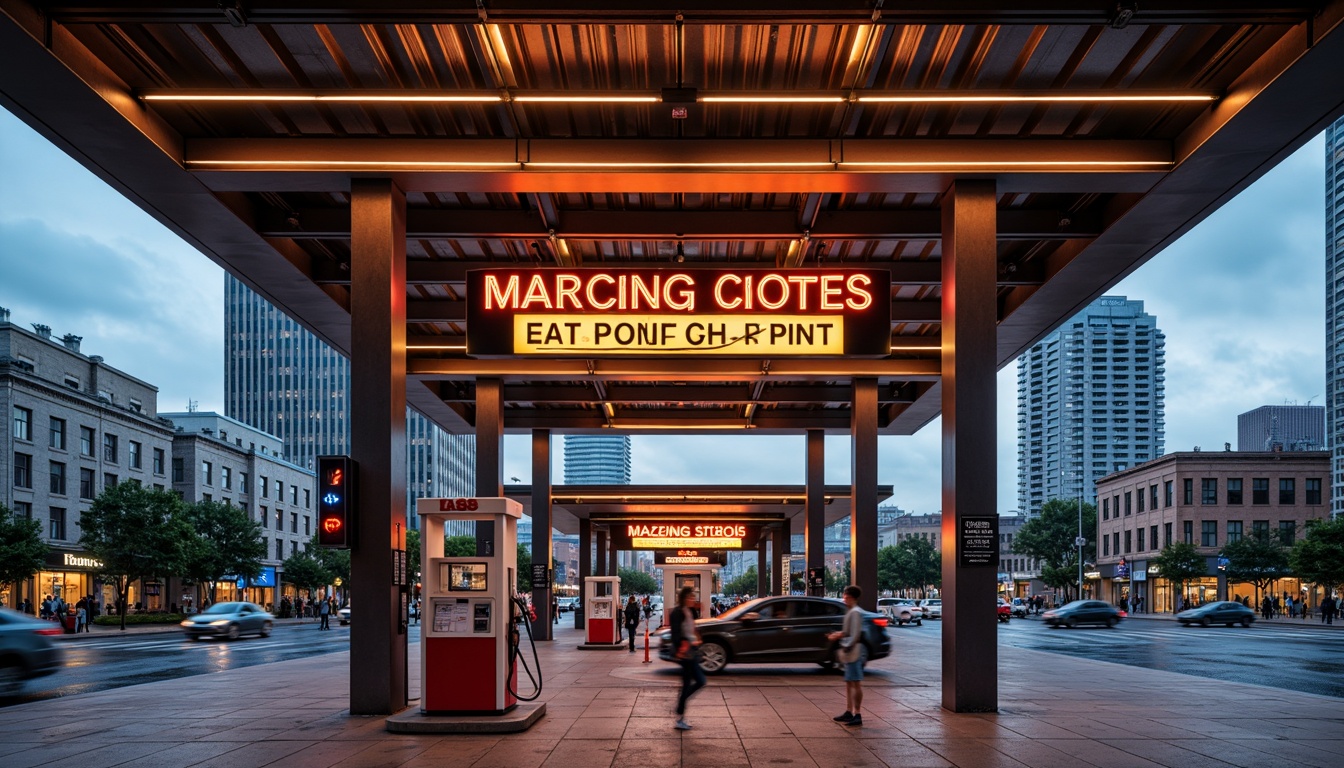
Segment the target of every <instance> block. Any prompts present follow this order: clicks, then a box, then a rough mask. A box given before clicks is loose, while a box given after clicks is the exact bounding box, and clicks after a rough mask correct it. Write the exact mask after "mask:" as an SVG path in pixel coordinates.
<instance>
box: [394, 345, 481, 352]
mask: <svg viewBox="0 0 1344 768" xmlns="http://www.w3.org/2000/svg"><path fill="white" fill-rule="evenodd" d="M406 348H407V349H451V350H458V351H461V350H465V349H466V348H467V345H466V344H407V345H406Z"/></svg>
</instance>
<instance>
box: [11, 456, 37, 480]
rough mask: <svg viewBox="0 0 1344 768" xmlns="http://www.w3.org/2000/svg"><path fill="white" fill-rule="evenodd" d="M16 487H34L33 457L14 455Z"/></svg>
mask: <svg viewBox="0 0 1344 768" xmlns="http://www.w3.org/2000/svg"><path fill="white" fill-rule="evenodd" d="M14 487H15V488H32V487H33V457H32V456H29V455H28V454H26V453H16V454H14Z"/></svg>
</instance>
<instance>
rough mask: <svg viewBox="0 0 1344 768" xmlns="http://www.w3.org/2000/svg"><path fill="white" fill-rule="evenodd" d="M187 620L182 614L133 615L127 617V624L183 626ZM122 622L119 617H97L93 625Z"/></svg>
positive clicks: (109, 624) (106, 625) (101, 625)
mask: <svg viewBox="0 0 1344 768" xmlns="http://www.w3.org/2000/svg"><path fill="white" fill-rule="evenodd" d="M184 618H186V617H185V616H183V615H182V614H180V613H132V614H127V615H126V617H125V623H126V624H181V623H182V619H184ZM120 620H121V617H117V616H95V617H94V618H93V623H94V624H97V625H98V626H100V627H110V626H112V625H113V624H116V623H117V622H118V621H120Z"/></svg>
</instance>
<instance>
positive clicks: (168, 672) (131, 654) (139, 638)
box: [0, 620, 419, 707]
mask: <svg viewBox="0 0 1344 768" xmlns="http://www.w3.org/2000/svg"><path fill="white" fill-rule="evenodd" d="M411 629H412V633H411V635H412V637H413V638H414V639H415V642H417V643H418V642H419V633H418V631H416V628H415V627H412V628H411ZM58 642H59V644H60V647H61V649H62V650H63V651H64V652H65V666H64V667H63V668H62V669H61V670H60V671H59V672H57V673H56V674H53V675H48V676H47V677H41V678H38V679H36V680H29V681H28V682H27V684H26V685H25V686H24V692H23V694H22V695H21V696H19V697H16V698H13V699H0V707H6V706H14V705H16V704H24V703H28V702H33V701H41V700H43V699H52V698H57V697H60V696H69V695H72V694H80V693H91V692H93V691H102V690H108V689H112V688H121V687H123V686H128V685H139V684H141V683H150V682H155V681H158V680H172V679H174V678H181V677H190V676H192V675H202V674H206V673H210V672H220V671H223V670H226V669H238V668H241V667H250V666H254V665H257V664H270V663H272V662H276V661H286V660H288V659H295V658H303V657H310V656H315V655H318V654H326V653H335V652H337V651H348V650H350V628H349V627H342V626H339V625H337V623H336V622H334V621H333V622H332V626H331V631H329V632H321V631H318V629H317V622H316V621H311V620H310V621H308V622H307V623H304V624H292V623H289V622H284V623H281V624H280V625H279V626H277V627H276V628H275V632H274V633H273V634H272V635H271V636H270V637H268V638H261V637H244V638H241V639H239V640H235V641H233V642H229V641H227V640H215V639H206V640H192V639H189V638H186V637H183V636H182V634H181V633H171V634H170V633H162V632H160V633H149V634H144V633H128V634H127V635H126V636H125V637H98V636H90V637H88V638H78V639H75V638H70V639H65V638H62V639H61V640H60V641H58Z"/></svg>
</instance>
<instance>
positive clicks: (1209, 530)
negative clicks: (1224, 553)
mask: <svg viewBox="0 0 1344 768" xmlns="http://www.w3.org/2000/svg"><path fill="white" fill-rule="evenodd" d="M1199 546H1201V547H1216V546H1218V521H1217V520H1201V521H1200V523H1199Z"/></svg>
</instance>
